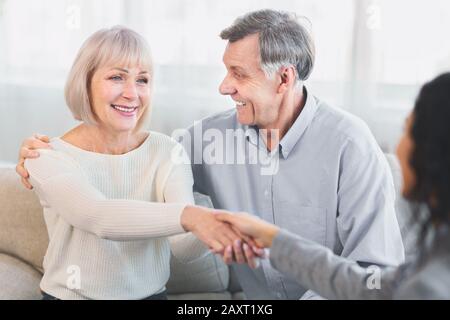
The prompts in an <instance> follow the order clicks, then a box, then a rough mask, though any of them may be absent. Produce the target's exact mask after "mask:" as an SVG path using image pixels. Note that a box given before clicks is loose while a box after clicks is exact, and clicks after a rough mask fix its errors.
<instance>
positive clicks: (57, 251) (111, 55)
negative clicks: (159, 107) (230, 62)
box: [22, 27, 240, 299]
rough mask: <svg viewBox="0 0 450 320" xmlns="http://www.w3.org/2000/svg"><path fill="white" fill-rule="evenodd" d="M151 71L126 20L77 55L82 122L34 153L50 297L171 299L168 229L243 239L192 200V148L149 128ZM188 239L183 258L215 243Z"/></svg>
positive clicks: (72, 104)
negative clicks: (75, 280) (76, 278)
mask: <svg viewBox="0 0 450 320" xmlns="http://www.w3.org/2000/svg"><path fill="white" fill-rule="evenodd" d="M152 80H153V68H152V60H151V56H150V51H149V49H148V46H147V44H146V42H145V40H144V39H143V38H142V37H141V36H139V35H138V34H137V33H135V32H133V31H131V30H129V29H126V28H122V27H114V28H112V29H107V30H100V31H98V32H96V33H95V34H93V35H92V36H91V37H90V38H89V39H88V40H87V41H86V42H85V43H84V45H83V46H82V48H81V49H80V51H79V53H78V56H77V57H76V59H75V62H74V64H73V66H72V69H71V71H70V74H69V77H68V80H67V84H66V88H65V96H66V102H67V105H68V106H69V108H70V110H71V111H72V114H73V116H74V118H75V119H77V120H80V121H81V124H80V125H78V126H77V127H75V128H74V129H72V130H70V131H69V132H67V133H66V134H64V135H63V136H62V137H59V138H55V139H52V140H51V141H50V145H51V147H52V150H49V149H46V150H44V149H43V150H40V151H39V153H40V157H38V158H36V159H27V160H26V161H25V167H26V169H27V170H28V172H29V174H30V182H31V184H32V185H33V186H34V188H35V190H36V193H37V194H38V196H39V199H40V201H41V204H42V206H43V207H44V216H45V221H46V225H47V228H48V233H49V239H50V243H49V246H48V249H47V252H46V255H45V258H44V264H43V266H44V276H43V278H42V282H41V285H40V286H41V290H42V291H43V294H44V298H47V299H54V298H57V299H164V298H165V285H166V282H167V280H168V278H169V259H170V246H169V241H168V238H167V237H168V236H172V235H176V234H181V233H185V232H186V231H191V232H193V233H194V234H195V235H196V236H198V237H199V238H200V239H201V240H203V241H204V242H205V243H206V244H207V245H208V247H210V248H211V249H214V250H215V251H221V250H223V249H224V248H225V247H226V246H229V245H232V244H233V242H234V241H237V240H239V239H240V238H239V237H238V235H237V234H236V233H235V232H233V231H232V229H231V228H230V227H229V226H228V225H227V224H225V223H223V222H219V221H217V220H216V219H215V217H214V215H213V214H212V213H213V212H212V210H209V209H206V208H201V207H196V206H193V205H192V204H193V202H194V200H193V195H192V184H193V179H192V173H191V169H190V165H189V162H188V161H184V160H185V158H184V157H185V156H186V155H185V154H184V151H183V148H182V147H180V146H179V145H178V144H177V143H176V142H175V141H173V140H172V139H171V138H169V137H167V136H165V135H163V134H160V133H156V132H148V131H145V130H144V129H143V127H144V124H145V123H146V120H147V119H148V115H149V113H150V102H151V93H152ZM22 170H24V169H22ZM179 242H181V243H182V245H184V248H185V249H180V250H179V251H178V252H177V253H175V254H178V258H180V259H182V260H183V261H187V260H189V259H194V258H196V257H199V256H202V255H203V254H204V253H205V252H208V250H207V247H205V246H204V245H202V243H201V242H200V241H198V240H197V238H195V237H194V236H192V234H187V235H186V236H185V237H184V238H183V239H182V241H179ZM73 267H76V268H78V269H77V270H79V271H80V280H81V282H80V283H79V285H78V286H73V284H72V285H71V283H70V281H69V277H70V275H71V274H68V273H67V272H68V270H73Z"/></svg>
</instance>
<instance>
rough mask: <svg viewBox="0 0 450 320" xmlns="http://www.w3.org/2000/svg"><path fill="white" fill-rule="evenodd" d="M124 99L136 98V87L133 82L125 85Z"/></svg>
mask: <svg viewBox="0 0 450 320" xmlns="http://www.w3.org/2000/svg"><path fill="white" fill-rule="evenodd" d="M122 95H123V96H124V97H125V98H127V99H130V100H132V99H136V98H137V97H138V91H137V87H136V83H135V82H134V81H132V82H131V81H129V82H127V83H126V84H125V87H124V88H123V94H122Z"/></svg>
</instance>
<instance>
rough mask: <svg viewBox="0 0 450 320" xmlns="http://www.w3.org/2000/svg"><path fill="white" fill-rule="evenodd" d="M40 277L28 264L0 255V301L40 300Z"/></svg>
mask: <svg viewBox="0 0 450 320" xmlns="http://www.w3.org/2000/svg"><path fill="white" fill-rule="evenodd" d="M41 277H42V274H41V273H40V272H39V271H38V270H36V269H35V268H33V267H31V266H30V265H29V264H27V263H25V262H22V261H20V260H19V259H16V258H13V257H11V256H9V255H6V254H1V253H0V288H1V289H0V300H38V299H41V293H40V289H39V283H40V281H41Z"/></svg>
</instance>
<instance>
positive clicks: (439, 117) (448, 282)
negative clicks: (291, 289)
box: [218, 73, 450, 299]
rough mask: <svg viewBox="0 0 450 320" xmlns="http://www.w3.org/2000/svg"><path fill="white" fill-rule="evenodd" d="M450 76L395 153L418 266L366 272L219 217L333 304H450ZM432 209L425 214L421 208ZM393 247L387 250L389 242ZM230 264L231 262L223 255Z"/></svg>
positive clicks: (245, 218)
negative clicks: (411, 209)
mask: <svg viewBox="0 0 450 320" xmlns="http://www.w3.org/2000/svg"><path fill="white" fill-rule="evenodd" d="M449 123H450V73H447V74H444V75H442V76H440V77H438V78H436V79H435V80H433V81H431V82H430V83H428V84H426V85H425V86H424V87H423V88H422V90H421V92H420V94H419V97H418V99H417V101H416V105H415V108H414V111H413V113H412V114H411V115H410V116H409V117H408V119H407V122H406V128H405V130H404V133H403V136H402V138H401V140H400V143H399V145H398V148H397V156H398V158H399V160H400V165H401V168H402V175H403V190H402V193H403V196H404V197H406V198H407V199H409V200H411V201H414V202H416V205H417V207H416V210H415V213H416V214H415V216H416V217H415V218H416V219H415V220H416V223H418V224H419V225H420V226H421V230H422V232H421V236H420V237H419V243H418V245H419V256H418V258H417V260H415V261H412V262H409V263H406V264H404V265H402V266H400V267H398V268H385V269H383V270H380V269H376V268H370V269H363V268H362V267H359V266H358V265H357V264H355V263H353V262H350V261H348V260H346V259H345V258H342V257H338V256H335V255H334V254H333V252H332V251H330V250H329V249H327V248H325V247H322V246H321V245H319V244H316V243H314V242H312V241H309V240H307V239H304V238H301V237H299V236H297V235H294V234H292V233H290V232H288V231H286V230H280V229H279V228H278V227H276V226H274V225H271V224H269V223H266V222H264V221H262V220H258V219H257V218H255V217H252V216H249V215H245V214H240V215H230V214H227V213H224V214H219V215H218V218H219V219H220V220H222V221H226V222H228V223H230V224H232V225H233V226H234V227H235V228H237V229H239V230H240V231H241V232H243V233H244V234H246V235H247V236H251V237H253V238H254V239H255V241H256V243H257V244H259V245H260V246H263V247H267V248H271V250H270V262H271V263H272V265H273V266H274V267H275V268H277V269H278V270H279V271H280V272H283V273H285V274H288V275H290V276H292V277H293V278H294V279H296V280H297V281H298V282H299V283H300V284H301V285H303V286H305V287H307V288H309V289H311V290H314V291H315V292H317V293H318V294H320V295H321V296H323V297H325V298H329V299H450V230H449V226H450V126H449ZM422 206H423V207H425V208H426V209H427V212H426V215H424V214H423V211H421V210H419V209H420V208H421V207H422ZM386 245H389V244H386ZM225 259H226V260H227V261H230V259H231V256H227V257H225Z"/></svg>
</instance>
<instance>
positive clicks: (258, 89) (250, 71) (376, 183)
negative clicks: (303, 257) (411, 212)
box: [183, 10, 404, 299]
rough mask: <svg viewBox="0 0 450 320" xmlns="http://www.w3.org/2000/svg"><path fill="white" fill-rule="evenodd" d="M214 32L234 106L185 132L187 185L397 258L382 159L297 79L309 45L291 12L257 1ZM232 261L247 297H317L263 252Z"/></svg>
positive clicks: (368, 253) (391, 194)
mask: <svg viewBox="0 0 450 320" xmlns="http://www.w3.org/2000/svg"><path fill="white" fill-rule="evenodd" d="M220 36H221V38H222V39H224V40H228V45H227V47H226V50H225V53H224V56H223V62H224V64H225V66H226V68H227V74H226V76H225V79H224V80H223V82H222V84H221V85H220V93H221V94H223V95H229V96H230V97H231V99H233V101H234V102H235V104H236V107H235V108H233V109H232V110H229V111H226V112H223V113H220V114H217V115H214V116H211V117H208V118H206V119H203V120H202V121H200V122H197V123H196V124H194V125H193V126H192V127H191V128H189V130H188V133H187V134H185V136H184V138H183V142H184V144H185V146H186V148H187V149H188V150H190V152H191V161H192V169H193V173H194V181H195V182H194V189H195V190H196V191H198V192H200V193H203V194H206V195H208V196H210V197H211V200H212V202H213V204H214V206H215V207H216V208H221V209H226V210H231V211H246V212H249V213H253V214H255V215H258V216H259V217H260V218H262V219H264V220H266V221H269V222H271V223H274V224H277V225H279V226H280V227H283V228H286V229H288V230H290V231H292V232H295V233H298V234H299V235H302V236H304V237H306V238H309V239H312V240H314V241H317V242H318V243H320V244H322V245H325V246H327V247H329V248H330V249H332V250H333V251H334V252H335V253H336V254H339V255H342V256H345V257H348V258H350V259H353V260H355V261H357V262H358V263H359V264H361V265H363V266H368V265H373V264H374V265H398V264H399V263H401V262H402V261H403V260H404V249H403V243H402V239H401V235H400V230H399V226H398V222H397V219H396V215H395V210H394V200H395V191H394V185H393V179H392V176H391V172H390V169H389V165H388V163H387V161H386V159H385V158H384V155H383V153H382V152H381V150H380V148H379V147H378V145H377V143H376V141H375V139H374V138H373V136H372V135H371V133H370V131H369V129H368V128H367V126H366V125H365V124H364V123H363V122H362V121H361V120H359V119H357V118H356V117H354V116H352V115H350V114H348V113H346V112H344V111H342V110H338V109H335V108H332V107H330V106H328V105H327V104H325V103H324V102H322V101H320V100H319V99H318V98H316V97H314V96H313V95H312V93H311V92H309V91H308V90H307V89H306V88H305V87H304V85H303V82H304V81H305V80H306V79H307V78H308V76H309V75H310V73H311V71H312V68H313V65H314V54H315V51H314V44H313V40H312V39H311V36H310V34H309V33H308V31H307V30H306V29H305V28H304V27H303V26H302V25H300V24H299V23H298V21H297V20H296V19H295V16H293V15H291V14H288V13H284V12H278V11H273V10H262V11H256V12H251V13H248V14H246V15H244V16H243V17H240V18H238V19H237V20H236V21H235V22H234V24H233V25H232V26H230V27H229V28H227V29H225V30H223V31H222V33H221V35H220ZM236 141H237V142H236ZM255 150H257V151H255ZM230 154H231V155H230ZM235 251H236V252H239V248H235ZM235 259H236V258H235ZM238 260H240V261H239V262H242V258H239V259H238ZM233 268H234V270H235V272H236V274H237V277H238V279H239V282H240V284H241V286H242V288H243V290H244V292H245V294H246V296H247V297H248V298H250V299H267V298H269V299H271V298H274V299H298V298H301V297H303V298H314V297H317V296H316V295H315V294H314V293H312V292H307V293H306V294H305V289H307V288H301V287H300V286H299V285H297V284H296V283H295V282H294V281H292V280H291V279H289V278H287V277H285V276H283V275H282V274H280V273H278V272H277V271H275V270H274V269H273V268H272V267H271V265H270V263H269V261H268V260H262V265H261V266H260V267H259V268H257V269H255V270H252V269H250V268H249V267H248V266H246V265H239V264H234V265H233Z"/></svg>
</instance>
